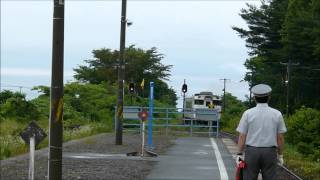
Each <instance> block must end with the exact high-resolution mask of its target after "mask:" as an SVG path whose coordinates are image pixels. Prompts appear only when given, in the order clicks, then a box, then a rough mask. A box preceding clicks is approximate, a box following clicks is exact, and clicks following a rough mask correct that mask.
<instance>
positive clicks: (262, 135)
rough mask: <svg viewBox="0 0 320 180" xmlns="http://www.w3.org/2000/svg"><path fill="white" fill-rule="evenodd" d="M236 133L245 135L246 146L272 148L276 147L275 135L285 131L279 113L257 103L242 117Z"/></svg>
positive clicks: (263, 104) (266, 105)
mask: <svg viewBox="0 0 320 180" xmlns="http://www.w3.org/2000/svg"><path fill="white" fill-rule="evenodd" d="M237 131H238V132H239V133H242V134H246V135H247V137H246V145H249V146H255V147H272V146H278V145H277V134H278V133H285V132H286V131H287V128H286V125H285V124H284V120H283V117H282V114H281V112H280V111H278V110H276V109H273V108H271V107H269V106H268V104H267V103H258V104H257V106H256V107H254V108H251V109H248V110H247V111H245V112H244V113H243V115H242V118H241V120H240V123H239V125H238V128H237Z"/></svg>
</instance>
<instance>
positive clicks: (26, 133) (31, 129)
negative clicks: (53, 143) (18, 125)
mask: <svg viewBox="0 0 320 180" xmlns="http://www.w3.org/2000/svg"><path fill="white" fill-rule="evenodd" d="M20 136H21V138H22V139H23V140H24V142H25V143H26V144H29V143H30V138H31V137H32V136H34V139H35V146H37V145H38V144H39V143H40V142H41V141H42V140H43V139H44V138H45V137H46V136H47V134H46V133H45V132H44V131H43V130H42V129H41V128H40V127H39V126H38V125H37V124H36V122H35V121H32V122H31V123H30V124H29V125H28V127H26V128H25V129H24V130H23V131H22V132H21V133H20Z"/></svg>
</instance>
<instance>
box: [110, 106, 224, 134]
mask: <svg viewBox="0 0 320 180" xmlns="http://www.w3.org/2000/svg"><path fill="white" fill-rule="evenodd" d="M123 108H124V109H123V130H124V131H140V133H141V132H142V122H141V120H140V119H139V116H138V113H139V112H141V111H142V110H146V111H148V110H149V107H140V106H124V107H123ZM116 110H117V109H116V107H115V112H117V111H116ZM152 115H153V125H152V126H153V128H154V132H162V131H163V130H165V134H166V135H168V134H169V132H174V133H188V134H189V135H190V136H193V135H194V134H206V133H207V134H208V136H213V135H215V136H216V137H218V136H219V128H220V119H219V113H218V112H217V111H216V110H214V109H186V108H163V107H154V108H153V113H152ZM183 115H184V116H183ZM183 117H184V118H183ZM146 126H148V124H146Z"/></svg>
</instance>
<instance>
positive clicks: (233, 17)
mask: <svg viewBox="0 0 320 180" xmlns="http://www.w3.org/2000/svg"><path fill="white" fill-rule="evenodd" d="M245 3H246V2H245V1H239V0H238V1H230V0H227V1H223V0H220V1H196V0H194V1H191V0H188V1H155V0H154V1H149V2H147V1H133V0H131V1H130V0H128V7H127V10H128V12H127V17H128V19H129V20H130V21H132V22H133V25H132V26H130V27H129V28H128V29H127V40H126V45H127V46H129V45H132V44H135V45H136V46H137V47H139V48H144V49H149V48H151V47H157V48H158V50H159V52H160V53H162V54H164V55H165V58H164V59H163V63H164V64H171V65H173V68H172V76H171V78H170V81H169V82H168V84H169V86H172V87H173V88H174V89H175V90H176V92H177V95H178V96H179V97H180V98H181V86H182V83H183V79H186V81H187V84H188V86H189V92H188V95H192V94H194V93H197V92H200V91H213V93H214V94H218V95H220V94H222V89H223V81H221V80H220V79H222V78H228V79H230V81H229V82H227V92H230V93H232V94H233V95H235V96H237V97H238V98H240V99H242V100H244V99H245V95H246V94H248V85H247V83H244V82H240V80H242V79H243V76H244V73H245V71H246V69H245V67H244V66H243V63H244V61H245V59H246V58H248V55H247V49H246V47H245V44H244V41H243V40H242V39H240V38H239V37H238V36H237V34H236V33H235V32H234V31H233V30H232V29H231V27H232V26H234V25H235V26H240V27H246V25H245V23H244V21H243V20H242V19H241V18H240V17H239V15H238V14H239V12H240V9H241V8H244V7H245ZM249 3H256V4H257V3H258V2H257V1H250V2H249ZM65 8H66V9H65V54H64V57H65V59H64V60H65V66H64V70H65V83H66V82H67V81H70V80H73V78H72V75H73V70H72V69H73V68H75V67H77V66H78V65H80V64H84V62H83V60H84V59H89V58H92V54H91V51H92V50H93V49H99V48H110V49H119V42H120V14H121V1H108V2H107V1H89V0H88V1H74V0H69V1H68V0H67V1H66V4H65ZM52 16H53V2H52V1H11V0H10V1H9V0H7V1H1V64H2V66H1V81H2V82H1V85H2V89H11V90H19V88H16V87H13V86H23V87H24V88H22V91H23V92H24V93H27V94H28V96H29V98H30V97H34V96H35V92H34V93H31V92H30V90H29V89H28V88H31V87H33V86H36V85H50V78H51V77H50V76H51V72H50V71H51V58H52V55H51V51H52V46H51V44H52ZM179 104H181V103H180V101H179Z"/></svg>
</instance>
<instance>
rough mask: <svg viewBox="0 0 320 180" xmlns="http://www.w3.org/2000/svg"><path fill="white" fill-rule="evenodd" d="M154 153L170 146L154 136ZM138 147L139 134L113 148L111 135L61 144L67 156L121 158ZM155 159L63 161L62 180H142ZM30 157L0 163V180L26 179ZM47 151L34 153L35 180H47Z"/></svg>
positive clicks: (77, 159)
mask: <svg viewBox="0 0 320 180" xmlns="http://www.w3.org/2000/svg"><path fill="white" fill-rule="evenodd" d="M153 143H154V147H155V149H154V152H156V153H158V154H160V155H161V154H164V152H165V151H166V150H167V149H168V147H170V146H171V145H172V141H171V140H170V138H169V137H166V136H160V135H159V136H154V138H153ZM140 147H141V136H140V134H133V133H126V134H124V135H123V145H115V136H114V134H112V133H110V134H99V135H96V136H91V137H87V138H83V139H80V140H74V141H70V142H67V143H65V144H64V147H63V153H64V155H66V154H97V155H110V154H119V155H122V156H123V155H124V154H126V153H128V152H134V151H139V150H140ZM156 161H157V158H147V159H146V160H144V159H141V158H140V159H134V158H130V157H129V158H126V157H124V156H123V158H115V159H112V158H111V159H110V158H70V157H64V158H63V162H62V163H63V179H65V180H73V179H75V180H97V179H110V180H113V179H114V180H122V179H126V180H128V179H129V180H130V179H145V177H146V176H147V175H148V173H149V172H150V171H151V169H152V167H153V165H155V163H156ZM28 163H29V154H24V155H20V156H17V157H13V158H10V159H6V160H2V161H1V171H0V172H1V180H20V179H21V180H22V179H28ZM47 168H48V150H47V148H46V149H42V150H38V151H36V157H35V179H39V180H43V179H47V178H46V177H47Z"/></svg>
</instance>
